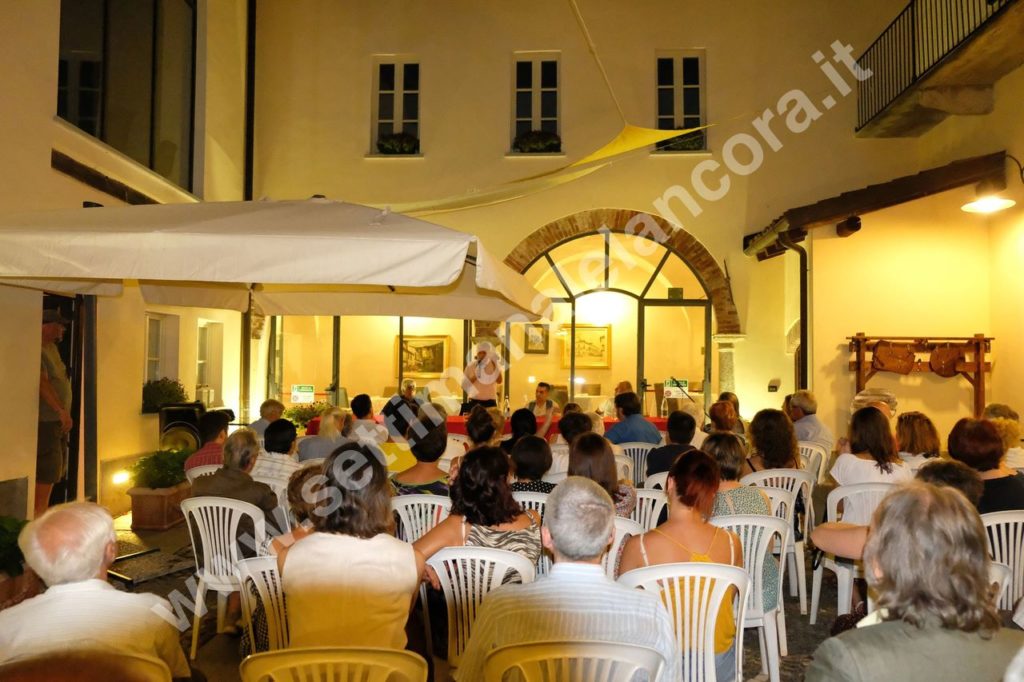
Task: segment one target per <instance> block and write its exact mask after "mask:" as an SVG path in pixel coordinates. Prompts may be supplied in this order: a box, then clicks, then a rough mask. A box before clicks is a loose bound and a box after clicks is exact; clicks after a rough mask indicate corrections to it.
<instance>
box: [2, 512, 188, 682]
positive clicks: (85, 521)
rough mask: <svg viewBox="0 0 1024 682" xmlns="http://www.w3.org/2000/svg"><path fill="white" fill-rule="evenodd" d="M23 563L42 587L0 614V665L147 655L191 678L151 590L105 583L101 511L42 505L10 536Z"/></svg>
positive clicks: (162, 604)
mask: <svg viewBox="0 0 1024 682" xmlns="http://www.w3.org/2000/svg"><path fill="white" fill-rule="evenodd" d="M18 545H19V546H20V547H21V551H22V552H23V553H24V555H25V561H26V563H28V565H29V566H30V567H31V568H32V570H33V571H35V572H36V574H37V575H39V577H40V578H41V579H42V580H43V582H45V583H46V584H47V586H48V588H49V589H47V590H46V592H44V593H43V594H41V595H39V596H37V597H33V598H32V599H28V600H26V601H23V602H22V603H20V604H18V605H17V606H12V607H10V608H8V609H4V610H3V611H0V663H2V662H5V661H9V660H14V659H21V658H33V657H37V656H46V655H52V654H56V653H60V652H68V651H97V652H101V653H113V654H117V653H135V654H143V655H146V656H155V657H157V658H159V659H160V660H162V661H163V662H164V663H166V664H167V667H168V668H170V670H171V675H172V676H173V677H174V678H176V679H178V678H183V679H191V677H192V672H191V671H190V669H189V666H188V662H187V661H186V660H185V654H184V652H183V651H182V650H181V642H180V640H179V633H178V631H177V630H176V629H175V627H174V626H173V625H171V623H170V622H169V621H167V620H164V618H162V617H161V615H160V613H161V612H164V613H167V614H173V613H174V612H173V611H171V607H170V604H169V603H168V602H167V600H166V599H162V598H160V597H158V596H156V595H155V594H146V593H139V594H132V593H128V592H119V591H117V590H115V589H114V588H113V587H112V586H110V585H109V584H108V583H107V568H108V567H109V566H110V564H111V563H113V561H114V558H115V557H116V556H117V542H116V539H115V535H114V520H113V519H112V518H111V517H110V514H109V513H108V512H107V510H106V509H104V508H103V507H100V506H99V505H96V504H92V503H89V502H72V503H70V504H62V505H59V506H56V507H53V508H51V509H49V510H48V511H47V512H46V513H45V514H43V515H42V516H40V517H39V518H37V519H36V520H35V521H32V522H31V523H29V524H28V525H27V526H25V528H24V529H23V530H22V531H21V535H20V536H19V537H18Z"/></svg>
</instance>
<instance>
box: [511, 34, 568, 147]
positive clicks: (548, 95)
mask: <svg viewBox="0 0 1024 682" xmlns="http://www.w3.org/2000/svg"><path fill="white" fill-rule="evenodd" d="M514 64H515V68H514V71H513V74H512V79H513V88H512V150H513V151H516V152H521V153H538V152H539V153H543V152H560V151H562V141H561V138H560V137H559V129H560V127H559V114H560V109H561V106H560V103H559V97H558V86H559V81H560V80H561V78H560V75H559V68H558V54H557V53H552V52H545V53H540V54H529V53H518V54H516V55H515V59H514Z"/></svg>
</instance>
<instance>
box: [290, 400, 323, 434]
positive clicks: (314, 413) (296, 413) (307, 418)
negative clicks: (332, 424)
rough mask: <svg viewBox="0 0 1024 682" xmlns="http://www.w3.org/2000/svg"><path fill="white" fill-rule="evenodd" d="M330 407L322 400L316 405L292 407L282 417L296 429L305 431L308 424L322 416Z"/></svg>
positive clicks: (308, 404)
mask: <svg viewBox="0 0 1024 682" xmlns="http://www.w3.org/2000/svg"><path fill="white" fill-rule="evenodd" d="M330 406H331V404H330V403H328V402H325V401H323V400H321V401H320V402H316V403H303V404H300V405H292V406H291V407H289V408H288V409H287V410H285V411H284V416H285V418H286V419H288V420H289V421H290V422H292V423H293V424H295V425H296V426H297V427H299V428H301V429H305V428H306V426H307V425H308V424H309V422H311V421H312V420H313V419H314V418H315V417H319V416H320V415H321V414H323V411H324V410H326V409H327V408H328V407H330Z"/></svg>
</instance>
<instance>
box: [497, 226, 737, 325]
mask: <svg viewBox="0 0 1024 682" xmlns="http://www.w3.org/2000/svg"><path fill="white" fill-rule="evenodd" d="M600 228H607V229H608V230H610V231H611V232H619V233H623V234H627V233H628V234H636V235H642V236H649V237H652V238H655V239H657V241H659V242H661V243H662V244H663V245H664V246H665V247H666V248H668V249H669V250H671V251H673V252H674V253H675V254H676V255H678V256H679V257H680V258H682V259H683V260H684V261H686V264H687V265H689V266H690V268H691V269H692V270H693V271H694V273H695V274H696V275H697V277H698V278H699V279H700V280H701V282H702V283H703V284H704V288H705V289H707V291H708V297H709V298H710V299H711V306H712V307H713V308H714V311H715V321H716V327H717V329H716V330H715V333H716V334H741V331H740V316H739V313H738V312H737V311H736V304H735V302H733V300H732V290H731V289H730V287H729V281H728V280H727V279H726V277H725V273H724V272H722V269H721V268H720V267H718V262H717V261H715V258H714V256H712V255H711V254H710V253H709V252H708V250H707V249H705V248H704V245H703V244H701V243H700V242H699V241H697V240H696V239H695V238H694V237H693V235H691V234H690V233H688V232H686V231H685V230H681V229H679V228H677V227H675V226H673V225H672V224H671V223H669V222H668V221H667V220H665V219H663V218H661V217H659V216H656V215H653V214H650V213H643V212H640V211H630V210H627V209H619V208H595V209H591V210H589V211H581V212H579V213H574V214H573V215H570V216H566V217H564V218H559V219H558V220H555V221H553V222H550V223H548V224H547V225H544V226H543V227H541V228H540V229H538V230H536V231H534V232H533V233H532V234H530V235H529V236H528V237H526V238H525V239H523V241H521V242H519V245H518V246H516V248H514V249H512V252H511V253H509V254H508V256H506V257H505V263H506V264H507V265H508V266H509V267H511V268H513V269H515V270H516V272H525V271H526V269H527V268H528V267H529V266H530V264H532V263H533V262H534V261H535V260H537V258H539V257H541V256H542V255H543V254H544V253H546V252H547V251H549V250H550V249H552V248H553V247H555V246H557V245H558V244H561V243H562V242H564V241H567V240H569V239H572V238H573V237H579V236H582V235H585V234H592V233H594V232H596V231H597V230H598V229H600ZM660 236H664V237H665V238H664V239H660V238H659V237H660Z"/></svg>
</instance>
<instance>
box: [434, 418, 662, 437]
mask: <svg viewBox="0 0 1024 682" xmlns="http://www.w3.org/2000/svg"><path fill="white" fill-rule="evenodd" d="M644 419H646V420H647V421H649V422H651V423H652V424H654V427H655V428H656V429H658V430H659V431H665V430H666V429H667V428H668V418H667V417H644ZM538 421H540V420H538ZM618 423H619V420H618V419H613V418H611V417H606V418H605V419H604V430H605V431H606V432H607V431H608V429H610V428H611V427H613V426H615V425H616V424H618ZM448 433H457V434H460V435H463V436H465V435H466V418H465V417H460V416H457V415H453V416H450V417H448ZM505 433H512V423H511V422H510V420H508V419H506V420H505ZM556 433H558V417H555V418H554V420H553V421H552V422H551V428H550V429H549V430H548V435H551V434H556Z"/></svg>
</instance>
